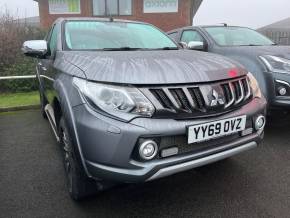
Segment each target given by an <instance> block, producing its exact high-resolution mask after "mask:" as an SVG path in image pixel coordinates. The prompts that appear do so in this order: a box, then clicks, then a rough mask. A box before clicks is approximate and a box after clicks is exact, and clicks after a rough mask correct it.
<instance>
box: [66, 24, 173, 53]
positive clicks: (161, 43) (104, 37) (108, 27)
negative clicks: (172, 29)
mask: <svg viewBox="0 0 290 218" xmlns="http://www.w3.org/2000/svg"><path fill="white" fill-rule="evenodd" d="M65 41H66V46H67V49H69V50H118V49H120V50H126V49H128V50H130V49H166V48H167V49H170V48H171V49H177V46H176V44H175V43H174V42H173V41H172V40H171V39H170V38H169V37H168V36H167V35H165V34H164V33H163V32H161V31H159V30H158V29H157V28H155V27H154V26H151V25H148V24H141V23H126V22H100V21H69V22H66V24H65Z"/></svg>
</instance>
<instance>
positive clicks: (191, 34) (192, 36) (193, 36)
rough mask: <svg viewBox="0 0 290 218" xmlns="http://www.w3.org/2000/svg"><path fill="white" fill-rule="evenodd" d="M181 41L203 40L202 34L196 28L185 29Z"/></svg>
mask: <svg viewBox="0 0 290 218" xmlns="http://www.w3.org/2000/svg"><path fill="white" fill-rule="evenodd" d="M181 41H182V42H185V43H189V42H192V41H194V42H203V41H204V40H203V38H202V36H201V35H200V34H199V33H198V32H197V31H196V30H185V31H183V33H182V37H181Z"/></svg>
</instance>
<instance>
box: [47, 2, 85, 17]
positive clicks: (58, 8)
mask: <svg viewBox="0 0 290 218" xmlns="http://www.w3.org/2000/svg"><path fill="white" fill-rule="evenodd" d="M48 5H49V13H50V14H80V13H81V4H80V0H48Z"/></svg>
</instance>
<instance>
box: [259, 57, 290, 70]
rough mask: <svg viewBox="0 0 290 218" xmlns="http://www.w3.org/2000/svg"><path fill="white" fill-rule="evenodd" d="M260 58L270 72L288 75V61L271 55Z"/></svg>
mask: <svg viewBox="0 0 290 218" xmlns="http://www.w3.org/2000/svg"><path fill="white" fill-rule="evenodd" d="M260 58H261V60H262V61H263V62H264V63H265V64H266V66H267V67H268V69H269V70H270V71H272V72H276V73H289V74H290V60H288V59H285V58H281V57H277V56H272V55H265V56H261V57H260Z"/></svg>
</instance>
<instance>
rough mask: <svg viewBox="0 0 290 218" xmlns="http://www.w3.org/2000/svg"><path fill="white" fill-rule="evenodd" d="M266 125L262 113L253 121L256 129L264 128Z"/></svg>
mask: <svg viewBox="0 0 290 218" xmlns="http://www.w3.org/2000/svg"><path fill="white" fill-rule="evenodd" d="M265 125H266V118H265V116H263V115H260V116H259V117H257V119H256V121H255V129H256V130H257V131H259V130H262V129H264V127H265Z"/></svg>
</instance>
